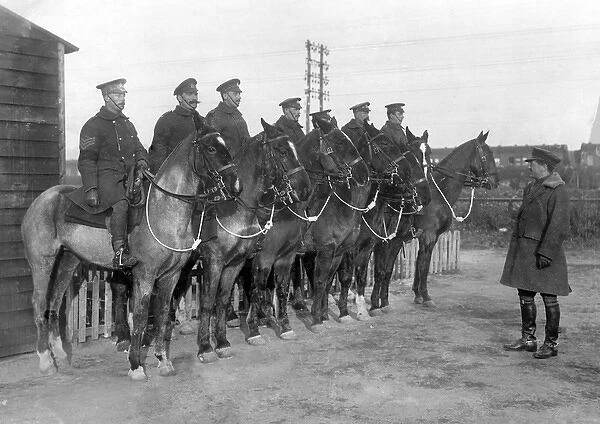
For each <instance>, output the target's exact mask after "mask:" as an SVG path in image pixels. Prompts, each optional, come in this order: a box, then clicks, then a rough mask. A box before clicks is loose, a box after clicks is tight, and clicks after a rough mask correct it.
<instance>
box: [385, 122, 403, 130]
mask: <svg viewBox="0 0 600 424" xmlns="http://www.w3.org/2000/svg"><path fill="white" fill-rule="evenodd" d="M385 125H387V126H388V127H391V128H395V129H401V130H403V129H404V127H403V126H402V124H399V123H397V122H392V121H387V122H386V123H385Z"/></svg>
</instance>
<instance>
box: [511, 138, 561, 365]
mask: <svg viewBox="0 0 600 424" xmlns="http://www.w3.org/2000/svg"><path fill="white" fill-rule="evenodd" d="M526 161H527V162H529V172H530V174H531V176H532V177H533V178H534V181H533V182H531V183H529V185H528V186H527V187H525V190H524V191H523V203H522V204H521V208H520V209H519V212H518V215H517V222H516V225H515V228H514V231H513V234H512V238H511V241H510V246H509V248H508V254H507V255H506V262H505V264H504V270H503V272H502V277H501V279H500V283H501V284H504V285H505V286H509V287H514V288H516V289H517V290H518V294H519V301H520V305H521V338H520V339H518V340H517V341H515V342H514V343H510V344H506V345H504V349H506V350H513V351H514V350H516V351H520V350H526V351H529V352H535V351H536V348H537V342H536V338H535V329H536V326H535V319H536V312H537V311H536V306H535V299H534V298H535V295H536V293H540V294H541V295H542V299H543V301H544V307H545V309H546V328H545V330H546V331H545V333H546V334H545V339H544V344H543V345H542V346H541V347H540V349H539V350H537V352H536V353H534V354H533V356H534V358H538V359H545V358H549V357H551V356H556V355H557V354H558V326H559V322H560V307H559V305H558V298H557V296H567V295H568V294H569V292H570V291H571V288H570V287H569V281H568V277H567V261H566V259H565V252H564V249H563V246H562V243H563V241H564V240H565V239H566V238H567V235H568V232H569V196H568V194H567V189H566V187H565V183H564V181H563V180H562V179H561V178H560V176H559V175H558V173H557V172H555V168H556V165H557V164H558V163H559V162H560V158H559V157H558V156H556V155H555V154H554V153H552V152H549V151H548V150H545V149H540V148H537V147H534V148H533V151H532V155H531V157H530V158H527V159H526Z"/></svg>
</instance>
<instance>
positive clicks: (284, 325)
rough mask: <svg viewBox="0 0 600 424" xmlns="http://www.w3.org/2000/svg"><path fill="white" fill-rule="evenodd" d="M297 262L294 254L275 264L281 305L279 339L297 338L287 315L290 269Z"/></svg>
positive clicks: (276, 288)
mask: <svg viewBox="0 0 600 424" xmlns="http://www.w3.org/2000/svg"><path fill="white" fill-rule="evenodd" d="M295 260H296V259H295V254H294V253H292V254H291V255H288V256H287V257H282V258H279V259H278V260H277V261H275V263H274V264H273V274H274V279H275V291H276V294H277V301H278V303H279V311H278V312H277V321H278V323H279V327H280V329H281V332H280V333H279V337H280V338H282V339H284V340H291V339H295V338H296V335H295V333H294V330H292V326H291V324H290V319H289V317H288V313H287V302H288V294H289V291H290V269H291V267H292V264H293V263H294V262H295Z"/></svg>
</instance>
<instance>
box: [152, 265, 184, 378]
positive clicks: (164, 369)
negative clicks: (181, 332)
mask: <svg viewBox="0 0 600 424" xmlns="http://www.w3.org/2000/svg"><path fill="white" fill-rule="evenodd" d="M178 279H179V272H177V271H176V270H175V271H171V272H169V273H168V274H167V275H165V276H164V277H161V278H160V279H159V280H158V281H157V282H156V284H155V285H156V287H158V290H157V292H156V293H155V294H154V296H153V300H152V303H153V304H154V307H153V308H152V311H153V313H154V331H155V339H154V356H156V359H158V362H159V363H158V372H159V374H160V375H161V376H163V377H166V376H170V375H174V374H175V367H173V363H172V362H171V360H170V359H169V353H170V352H169V350H170V343H171V336H172V331H173V323H174V321H175V320H174V319H173V320H171V319H170V318H171V317H172V318H174V314H172V313H171V312H173V311H172V309H171V299H172V297H173V289H174V288H175V285H176V284H177V282H178Z"/></svg>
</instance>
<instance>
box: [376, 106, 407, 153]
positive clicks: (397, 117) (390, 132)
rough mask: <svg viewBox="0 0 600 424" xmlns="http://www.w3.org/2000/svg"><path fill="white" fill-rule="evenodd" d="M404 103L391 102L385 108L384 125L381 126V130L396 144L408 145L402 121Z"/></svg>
mask: <svg viewBox="0 0 600 424" xmlns="http://www.w3.org/2000/svg"><path fill="white" fill-rule="evenodd" d="M403 107H404V103H391V104H389V105H387V106H386V107H385V108H386V109H387V117H388V120H387V121H386V123H385V125H384V126H383V127H381V132H382V133H384V134H385V135H386V136H388V137H389V138H390V139H391V140H392V141H395V142H396V143H397V144H398V145H404V146H406V145H408V140H407V138H406V134H405V133H404V128H403V127H402V121H403V120H404V109H403Z"/></svg>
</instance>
